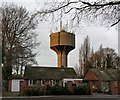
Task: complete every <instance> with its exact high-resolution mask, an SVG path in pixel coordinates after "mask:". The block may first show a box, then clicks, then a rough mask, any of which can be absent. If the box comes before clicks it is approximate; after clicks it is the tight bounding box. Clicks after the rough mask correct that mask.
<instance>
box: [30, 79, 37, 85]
mask: <svg viewBox="0 0 120 100" xmlns="http://www.w3.org/2000/svg"><path fill="white" fill-rule="evenodd" d="M36 83H37V80H29V85H35V84H36Z"/></svg>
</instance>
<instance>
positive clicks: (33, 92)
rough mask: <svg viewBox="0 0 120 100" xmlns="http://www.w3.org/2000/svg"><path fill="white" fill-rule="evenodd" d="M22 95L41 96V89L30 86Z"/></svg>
mask: <svg viewBox="0 0 120 100" xmlns="http://www.w3.org/2000/svg"><path fill="white" fill-rule="evenodd" d="M23 95H27V96H39V95H43V88H42V87H38V86H30V87H28V88H26V89H25V90H24V93H23Z"/></svg>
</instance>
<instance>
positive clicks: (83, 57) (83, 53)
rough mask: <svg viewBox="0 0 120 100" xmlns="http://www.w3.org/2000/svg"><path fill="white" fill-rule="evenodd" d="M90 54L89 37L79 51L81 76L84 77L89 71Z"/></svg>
mask: <svg viewBox="0 0 120 100" xmlns="http://www.w3.org/2000/svg"><path fill="white" fill-rule="evenodd" d="M90 54H91V47H90V39H89V37H88V36H87V37H86V38H85V39H84V43H83V45H81V48H80V49H79V67H80V74H81V75H84V74H85V73H86V72H87V70H88V69H89V58H90Z"/></svg>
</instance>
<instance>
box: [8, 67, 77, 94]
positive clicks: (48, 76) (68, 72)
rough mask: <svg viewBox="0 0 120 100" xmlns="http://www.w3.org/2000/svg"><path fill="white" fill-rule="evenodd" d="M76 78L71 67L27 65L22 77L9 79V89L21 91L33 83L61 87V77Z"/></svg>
mask: <svg viewBox="0 0 120 100" xmlns="http://www.w3.org/2000/svg"><path fill="white" fill-rule="evenodd" d="M77 78H78V77H77V75H76V72H75V71H74V69H73V68H62V67H60V68H58V67H41V66H37V67H35V66H27V67H26V68H25V73H24V76H23V78H19V77H18V78H17V77H16V78H12V79H11V80H9V91H11V92H21V91H24V89H25V88H27V87H29V86H34V85H39V86H50V87H52V86H55V85H58V86H61V87H62V86H63V79H77ZM14 86H15V87H14ZM13 87H14V88H13Z"/></svg>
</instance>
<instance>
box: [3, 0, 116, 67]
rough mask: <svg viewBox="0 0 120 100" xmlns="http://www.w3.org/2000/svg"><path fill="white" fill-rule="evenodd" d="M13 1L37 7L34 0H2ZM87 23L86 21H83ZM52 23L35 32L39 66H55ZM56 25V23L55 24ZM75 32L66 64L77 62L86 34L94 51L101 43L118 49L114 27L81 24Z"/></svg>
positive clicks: (29, 6) (30, 7) (31, 8)
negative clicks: (36, 34)
mask: <svg viewBox="0 0 120 100" xmlns="http://www.w3.org/2000/svg"><path fill="white" fill-rule="evenodd" d="M11 1H12V2H14V3H16V4H18V5H23V6H25V7H26V8H27V9H28V10H30V11H34V10H35V9H38V4H37V3H36V0H19V1H18V0H4V2H11ZM84 24H87V23H84ZM51 26H52V25H49V24H48V23H47V22H46V23H41V24H40V25H39V26H38V28H37V30H36V32H37V33H38V34H39V36H38V41H40V42H41V45H40V46H39V47H38V48H37V49H38V50H40V52H39V55H38V56H37V57H36V59H37V61H38V64H39V65H40V66H57V55H56V53H55V52H54V51H52V50H51V49H50V45H49V44H50V43H49V35H50V31H51V29H52V27H51ZM56 27H58V25H56ZM75 34H76V48H75V49H74V50H72V51H71V52H70V53H69V55H68V66H75V65H76V64H77V63H78V50H79V48H80V45H81V43H83V40H84V38H85V37H86V36H87V35H88V36H89V37H90V41H91V46H92V47H93V48H94V50H95V51H96V50H97V49H98V48H99V46H100V45H101V44H102V45H103V47H110V48H114V49H115V50H116V52H117V51H118V30H117V28H116V27H112V28H110V29H108V28H106V27H104V26H99V25H98V26H96V25H94V24H90V25H89V26H87V25H83V28H82V29H81V30H80V32H77V33H75Z"/></svg>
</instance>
